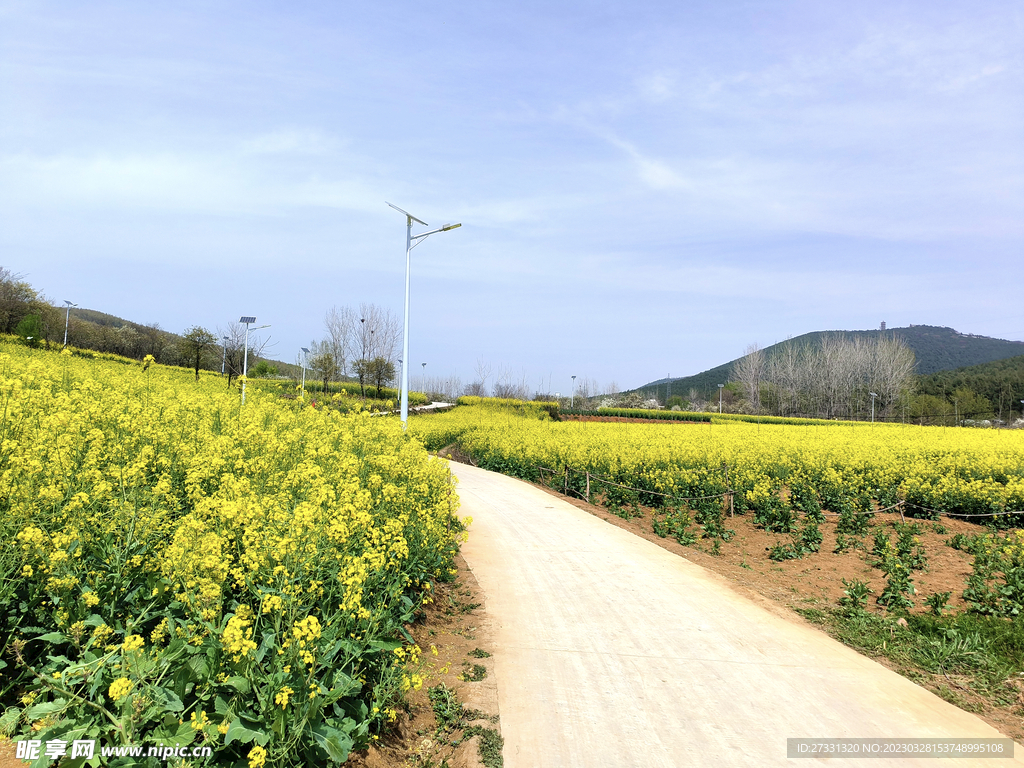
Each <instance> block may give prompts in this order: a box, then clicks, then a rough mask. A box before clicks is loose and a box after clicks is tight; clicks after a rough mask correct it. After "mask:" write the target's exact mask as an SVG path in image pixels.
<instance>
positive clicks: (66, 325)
mask: <svg viewBox="0 0 1024 768" xmlns="http://www.w3.org/2000/svg"><path fill="white" fill-rule="evenodd" d="M64 303H65V304H67V305H68V309H67V312H65V313H64V346H65V347H66V346H67V345H68V321H69V320H70V319H71V308H72V307H77V306H78V305H77V304H75V303H74V302H71V301H68V300H67V299H64Z"/></svg>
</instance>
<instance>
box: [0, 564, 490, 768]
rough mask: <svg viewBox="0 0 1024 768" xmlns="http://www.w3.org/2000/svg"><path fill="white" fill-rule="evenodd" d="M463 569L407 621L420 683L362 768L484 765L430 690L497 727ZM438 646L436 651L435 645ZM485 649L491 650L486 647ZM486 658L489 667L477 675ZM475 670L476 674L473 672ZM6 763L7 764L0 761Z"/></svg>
mask: <svg viewBox="0 0 1024 768" xmlns="http://www.w3.org/2000/svg"><path fill="white" fill-rule="evenodd" d="M455 564H456V567H457V568H458V575H457V576H456V579H455V581H453V582H452V583H450V584H441V583H438V584H435V587H434V592H435V595H434V602H433V603H432V604H430V605H428V606H426V609H425V611H424V613H423V616H422V617H421V618H420V619H418V620H417V622H416V623H415V624H413V625H412V626H410V627H408V629H409V631H410V633H411V634H412V636H413V639H414V640H416V644H417V645H419V647H420V649H421V650H422V651H423V653H422V655H421V657H420V662H421V665H422V667H423V668H422V669H421V670H420V674H422V675H423V676H424V678H425V679H424V682H423V687H422V688H421V689H420V690H418V691H417V690H410V691H409V692H408V694H406V699H407V707H406V708H405V709H404V710H403V711H400V712H399V717H398V720H397V722H396V723H395V724H394V728H393V729H392V731H391V733H389V734H387V735H386V736H384V737H382V738H381V740H380V741H379V742H378V743H377V744H376V745H375V746H371V747H370V749H368V750H367V751H366V752H364V753H359V754H354V755H353V756H352V757H350V758H349V760H348V762H347V763H346V765H351V766H355V767H356V768H398V767H399V766H405V767H406V768H408V767H409V766H424V768H426V766H439V765H443V764H444V761H447V764H448V766H450V768H481V766H483V763H482V762H481V759H480V754H479V741H480V737H479V736H473V737H472V738H470V739H466V740H463V738H462V736H463V731H464V730H465V729H464V728H459V729H455V730H454V731H451V732H448V733H447V734H443V733H442V734H439V733H438V724H437V720H436V718H435V717H434V711H433V708H432V706H431V703H430V699H429V697H428V690H429V689H430V688H432V687H435V686H437V685H440V684H442V683H443V684H444V685H447V686H448V688H450V689H452V690H454V691H455V693H456V694H457V696H458V699H459V701H461V702H462V703H463V704H464V706H465V708H466V710H467V711H469V712H471V713H472V714H471V715H470V717H469V718H467V720H466V722H465V723H464V725H465V726H474V725H476V726H480V727H483V728H490V729H493V730H495V731H497V732H498V733H500V732H501V726H500V725H499V724H498V690H497V687H496V685H495V682H494V677H493V674H492V673H493V666H494V665H493V662H494V659H493V657H491V655H490V654H491V651H493V646H492V642H491V641H492V638H493V636H494V635H493V628H492V625H491V622H490V619H489V618H488V616H487V613H486V609H485V607H484V603H485V598H484V595H483V593H482V592H481V591H480V587H479V585H478V584H477V582H476V579H475V578H474V576H473V572H472V571H470V570H469V568H468V567H467V566H466V562H465V560H463V559H462V556H461V555H459V556H458V557H457V558H456V561H455ZM432 647H433V648H435V649H436V650H437V655H434V654H433V652H432V650H431V649H432ZM485 654H486V655H485ZM477 665H479V666H482V667H483V668H484V670H485V675H484V676H483V677H482V679H480V680H477V681H475V682H474V681H469V680H463V679H462V678H463V676H470V677H478V676H479V675H480V671H479V670H478V669H474V667H476V666H477ZM474 672H475V673H476V674H473V673H474ZM0 768H3V767H2V766H0Z"/></svg>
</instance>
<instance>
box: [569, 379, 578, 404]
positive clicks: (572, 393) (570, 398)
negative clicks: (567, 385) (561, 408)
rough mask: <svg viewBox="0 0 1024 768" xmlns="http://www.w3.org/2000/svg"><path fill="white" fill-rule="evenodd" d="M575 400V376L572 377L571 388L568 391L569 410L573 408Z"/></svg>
mask: <svg viewBox="0 0 1024 768" xmlns="http://www.w3.org/2000/svg"><path fill="white" fill-rule="evenodd" d="M575 402H576V377H575V376H573V377H572V390H571V391H570V392H569V410H570V411H571V410H572V409H573V407H574V406H573V404H574V403H575Z"/></svg>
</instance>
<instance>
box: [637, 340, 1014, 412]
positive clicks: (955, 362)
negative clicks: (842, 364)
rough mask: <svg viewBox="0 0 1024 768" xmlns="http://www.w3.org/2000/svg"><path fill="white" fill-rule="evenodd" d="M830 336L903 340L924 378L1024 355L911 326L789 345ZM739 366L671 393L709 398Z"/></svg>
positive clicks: (656, 388)
mask: <svg viewBox="0 0 1024 768" xmlns="http://www.w3.org/2000/svg"><path fill="white" fill-rule="evenodd" d="M830 333H841V334H844V335H846V336H848V337H851V336H861V337H864V338H867V339H875V338H878V337H879V336H881V335H882V334H885V335H886V336H889V337H892V336H895V337H897V338H901V339H903V340H904V341H905V342H906V343H907V346H909V347H910V348H911V349H912V350H913V351H914V356H915V357H916V359H917V372H918V373H919V374H921V375H923V376H927V375H929V374H934V373H938V372H940V371H950V370H953V369H957V368H965V367H968V366H976V365H982V364H984V363H991V362H993V361H996V360H1002V359H1004V358H1008V357H1014V356H1015V355H1021V354H1024V341H1007V340H1006V339H993V338H990V337H988V336H977V335H975V334H972V333H960V332H959V331H956V330H954V329H952V328H945V327H942V326H935V325H911V326H910V327H909V328H888V329H886V330H884V331H882V330H871V331H813V332H811V333H805V334H803V335H802V336H797V337H795V338H793V339H789V340H788V342H790V343H795V344H815V343H817V342H818V339H819V338H820V337H821V336H823V335H825V334H830ZM785 343H786V342H781V343H779V344H773V345H772V346H770V347H767V348H765V350H764V351H765V354H767V355H771V354H772V353H773V352H775V351H776V350H777V349H778V348H779V347H781V346H782V344H785ZM737 359H739V358H737ZM735 363H736V360H731V361H729V362H728V363H724V364H723V365H719V366H717V367H715V368H711V369H710V370H707V371H704V372H702V373H697V374H694V375H693V376H683V377H680V378H673V379H671V384H672V386H671V392H672V394H675V395H683V396H684V397H685V396H686V394H687V393H688V392H689V391H690V390H691V389H696V390H697V391H698V392H703V393H705V394H706V395H707V394H713V393H714V392H716V391H717V389H718V385H719V384H724V383H726V382H727V381H729V379H730V377H731V375H732V367H733V365H734V364H735ZM668 382H669V379H658V380H656V381H652V382H650V383H649V384H644V385H643V386H642V387H638V388H637V390H636V391H638V392H642V393H650V394H652V395H653V394H655V393H660V396H661V397H662V398H663V397H664V396H665V393H666V391H667V388H666V384H667V383H668Z"/></svg>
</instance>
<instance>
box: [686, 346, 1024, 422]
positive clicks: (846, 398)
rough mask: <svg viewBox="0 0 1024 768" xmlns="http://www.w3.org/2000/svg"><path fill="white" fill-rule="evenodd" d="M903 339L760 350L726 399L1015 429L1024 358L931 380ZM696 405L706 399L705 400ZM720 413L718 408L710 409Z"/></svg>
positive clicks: (820, 414) (741, 407) (741, 404)
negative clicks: (1006, 425) (1003, 425)
mask: <svg viewBox="0 0 1024 768" xmlns="http://www.w3.org/2000/svg"><path fill="white" fill-rule="evenodd" d="M914 357H915V356H914V352H913V350H911V349H910V347H909V346H908V345H907V343H906V341H905V340H903V339H902V338H900V337H899V336H895V335H894V336H876V337H874V338H866V337H863V336H852V337H850V336H846V335H844V334H822V335H821V336H819V337H818V338H817V340H816V341H814V342H813V343H792V342H785V343H783V344H782V345H777V346H776V347H775V348H774V350H773V352H772V354H768V355H766V354H765V352H764V350H761V349H758V347H757V345H752V346H750V347H748V348H747V350H746V354H745V355H744V356H743V357H742V358H740V359H739V360H738V361H736V363H735V365H734V366H733V372H732V376H731V380H730V382H729V384H728V385H727V386H726V388H725V390H724V391H723V393H722V397H723V407H726V406H728V408H727V410H732V411H746V412H749V413H765V414H769V415H773V416H801V417H812V418H824V419H851V420H857V419H866V418H871V416H872V406H873V407H874V413H873V417H874V418H875V419H876V420H879V421H900V420H902V421H906V422H914V423H918V424H930V425H948V426H952V425H955V424H966V423H979V422H988V421H991V420H995V421H1001V422H1008V421H1011V420H1012V419H1013V414H1014V406H1016V410H1017V412H1020V411H1021V403H1020V401H1021V400H1022V399H1024V357H1017V358H1010V359H1009V360H1002V361H996V362H993V363H987V364H985V365H980V366H975V367H974V368H969V369H963V370H960V371H942V372H940V373H935V374H931V375H929V376H918V375H917V374H916V373H915V365H914V362H915V360H914ZM696 399H700V398H699V397H698V398H696ZM704 405H705V406H708V405H710V407H711V408H714V406H715V405H717V404H716V403H713V402H710V403H707V402H705V403H704Z"/></svg>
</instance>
